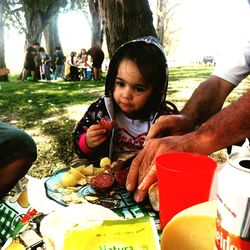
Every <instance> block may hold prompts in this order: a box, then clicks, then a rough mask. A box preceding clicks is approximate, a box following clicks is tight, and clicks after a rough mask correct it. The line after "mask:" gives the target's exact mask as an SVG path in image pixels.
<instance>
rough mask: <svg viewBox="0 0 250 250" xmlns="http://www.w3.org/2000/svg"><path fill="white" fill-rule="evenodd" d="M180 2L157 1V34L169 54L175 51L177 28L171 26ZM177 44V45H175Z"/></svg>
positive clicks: (169, 0)
mask: <svg viewBox="0 0 250 250" xmlns="http://www.w3.org/2000/svg"><path fill="white" fill-rule="evenodd" d="M179 4H180V0H178V1H176V0H175V1H171V0H157V5H156V22H157V24H156V32H157V36H158V39H159V41H160V43H161V44H162V45H163V46H164V45H166V46H164V47H165V49H166V52H167V54H169V52H170V51H171V50H173V49H174V48H173V47H174V46H173V44H174V37H173V34H174V33H176V30H175V28H174V27H173V25H171V20H172V19H173V16H174V14H175V10H176V8H177V7H178V6H179ZM175 44H176V43H175Z"/></svg>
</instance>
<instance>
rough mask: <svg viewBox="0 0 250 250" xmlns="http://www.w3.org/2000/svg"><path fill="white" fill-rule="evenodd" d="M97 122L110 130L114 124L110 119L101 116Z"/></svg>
mask: <svg viewBox="0 0 250 250" xmlns="http://www.w3.org/2000/svg"><path fill="white" fill-rule="evenodd" d="M99 124H100V125H101V126H102V127H103V128H105V129H106V130H107V131H111V130H112V128H113V126H114V121H113V120H112V119H109V118H104V117H102V118H101V120H100V123H99Z"/></svg>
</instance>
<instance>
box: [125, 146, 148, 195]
mask: <svg viewBox="0 0 250 250" xmlns="http://www.w3.org/2000/svg"><path fill="white" fill-rule="evenodd" d="M144 155H145V152H144V149H142V150H141V151H140V152H139V153H138V154H137V156H136V157H135V158H134V160H133V161H132V164H131V166H130V169H129V173H128V177H127V182H126V188H127V190H128V191H129V192H132V191H134V190H135V188H136V187H137V183H138V175H139V168H140V166H141V163H142V161H143V158H144Z"/></svg>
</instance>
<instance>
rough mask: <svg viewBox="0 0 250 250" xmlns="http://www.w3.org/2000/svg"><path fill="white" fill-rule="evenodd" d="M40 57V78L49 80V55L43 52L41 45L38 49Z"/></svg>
mask: <svg viewBox="0 0 250 250" xmlns="http://www.w3.org/2000/svg"><path fill="white" fill-rule="evenodd" d="M38 51H39V53H40V58H41V65H40V73H41V79H46V80H48V81H50V79H51V78H50V69H51V57H50V56H49V54H47V53H46V52H45V49H44V48H43V47H40V48H39V49H38Z"/></svg>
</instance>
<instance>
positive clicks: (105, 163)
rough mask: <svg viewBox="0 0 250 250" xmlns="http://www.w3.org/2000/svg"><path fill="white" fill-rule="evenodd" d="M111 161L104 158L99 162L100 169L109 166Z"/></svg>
mask: <svg viewBox="0 0 250 250" xmlns="http://www.w3.org/2000/svg"><path fill="white" fill-rule="evenodd" d="M110 165H111V160H110V159H109V158H108V157H104V158H102V159H101V160H100V167H101V168H105V166H110Z"/></svg>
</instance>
